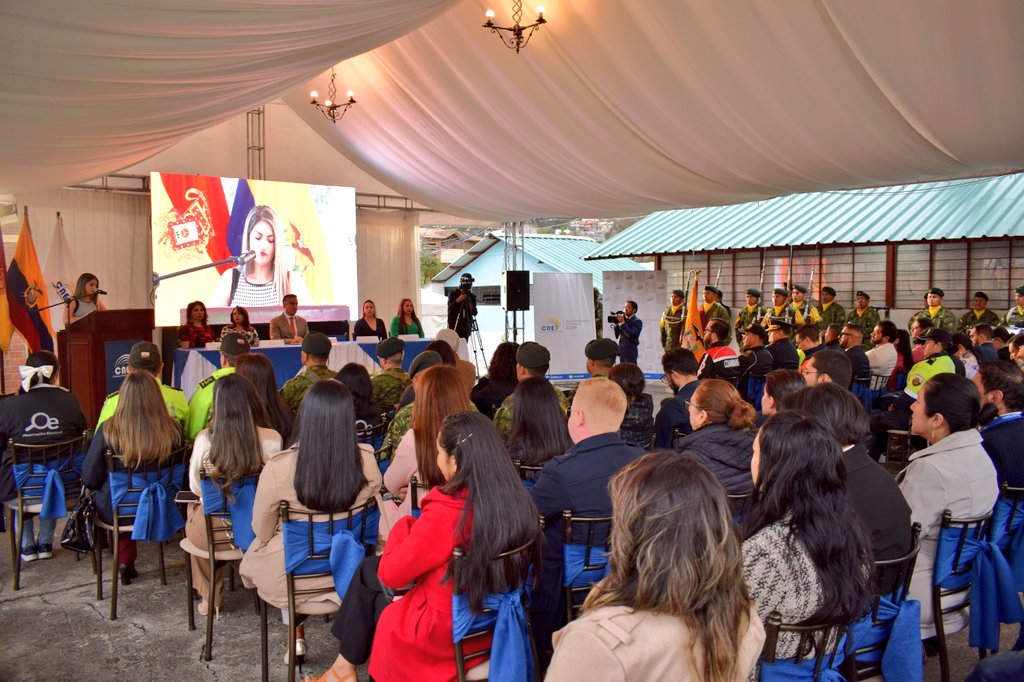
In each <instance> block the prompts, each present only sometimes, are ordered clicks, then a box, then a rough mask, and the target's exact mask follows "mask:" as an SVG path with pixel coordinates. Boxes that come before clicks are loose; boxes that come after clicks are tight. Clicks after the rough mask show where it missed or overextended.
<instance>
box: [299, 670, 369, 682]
mask: <svg viewBox="0 0 1024 682" xmlns="http://www.w3.org/2000/svg"><path fill="white" fill-rule="evenodd" d="M355 679H356V673H355V671H353V672H350V673H346V674H345V675H343V676H341V677H338V673H336V672H335V671H334V668H333V667H331V668H328V669H327V672H325V673H324V674H323V675H317V676H316V677H309V676H306V677H303V678H302V682H347V681H348V680H355Z"/></svg>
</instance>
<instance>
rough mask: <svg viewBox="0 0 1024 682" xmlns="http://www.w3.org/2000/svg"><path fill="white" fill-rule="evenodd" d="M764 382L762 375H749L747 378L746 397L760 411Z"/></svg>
mask: <svg viewBox="0 0 1024 682" xmlns="http://www.w3.org/2000/svg"><path fill="white" fill-rule="evenodd" d="M764 382H765V378H764V377H755V376H751V377H748V378H747V394H746V398H747V401H748V402H750V404H751V405H753V406H754V409H755V410H757V411H758V412H760V411H761V398H762V397H763V396H764Z"/></svg>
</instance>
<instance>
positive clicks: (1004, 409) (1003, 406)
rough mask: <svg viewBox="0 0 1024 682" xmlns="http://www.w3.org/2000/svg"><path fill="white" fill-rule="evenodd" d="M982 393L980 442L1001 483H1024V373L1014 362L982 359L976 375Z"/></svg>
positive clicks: (1012, 486)
mask: <svg viewBox="0 0 1024 682" xmlns="http://www.w3.org/2000/svg"><path fill="white" fill-rule="evenodd" d="M972 381H974V386H975V388H977V389H978V393H980V394H981V405H982V408H981V413H980V414H979V416H978V421H979V422H980V423H981V424H982V427H981V444H982V445H983V446H984V447H985V451H986V452H988V456H989V457H991V458H992V464H993V465H994V466H995V468H996V476H997V477H998V479H999V483H1000V484H1003V483H1005V484H1006V485H1008V486H1010V487H1011V488H1022V487H1024V450H1022V449H1021V443H1024V415H1022V411H1024V374H1022V373H1021V371H1020V368H1019V367H1017V366H1016V365H1014V364H1013V363H1012V362H1008V361H1006V360H997V361H995V362H991V363H982V365H981V369H980V370H979V371H978V373H977V374H975V375H974V379H973V380H972Z"/></svg>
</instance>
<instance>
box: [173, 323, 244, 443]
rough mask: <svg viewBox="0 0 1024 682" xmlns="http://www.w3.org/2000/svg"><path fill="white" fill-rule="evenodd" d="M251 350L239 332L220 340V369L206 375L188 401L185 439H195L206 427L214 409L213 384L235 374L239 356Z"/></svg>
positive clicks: (226, 335)
mask: <svg viewBox="0 0 1024 682" xmlns="http://www.w3.org/2000/svg"><path fill="white" fill-rule="evenodd" d="M248 352H249V342H248V341H246V340H245V337H243V336H239V335H238V334H225V335H224V338H223V339H221V340H220V369H217V370H214V372H213V374H211V375H210V376H208V377H206V378H205V379H203V380H202V381H200V382H199V385H198V386H196V391H195V393H193V394H192V399H191V400H189V401H188V417H187V418H186V419H185V440H195V439H196V434H197V433H199V432H200V431H202V430H203V429H205V428H206V424H207V422H209V421H210V412H211V411H212V409H213V385H214V384H215V383H216V382H217V379H220V378H221V377H223V376H227V375H228V374H233V373H234V371H235V364H236V363H237V362H238V358H239V357H241V356H242V355H244V354H246V353H248Z"/></svg>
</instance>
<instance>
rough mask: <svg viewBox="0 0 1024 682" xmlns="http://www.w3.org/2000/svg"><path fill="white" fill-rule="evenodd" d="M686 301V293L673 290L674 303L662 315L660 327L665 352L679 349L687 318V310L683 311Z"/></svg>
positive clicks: (672, 299) (680, 290)
mask: <svg viewBox="0 0 1024 682" xmlns="http://www.w3.org/2000/svg"><path fill="white" fill-rule="evenodd" d="M685 299H686V293H685V292H683V290H682V289H673V290H672V298H671V301H672V302H671V303H669V306H668V307H667V308H665V311H664V312H663V313H662V314H661V322H659V323H658V327H659V329H660V330H661V345H662V347H663V348H664V349H665V350H672V349H673V348H679V334H680V331H681V330H682V328H683V321H684V320H683V318H684V317H685V316H686V310H684V309H683V303H684V301H685Z"/></svg>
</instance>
